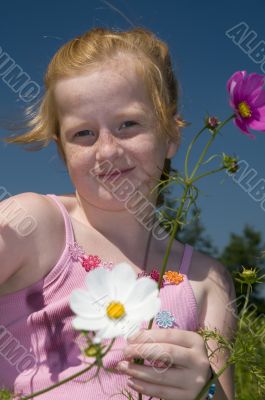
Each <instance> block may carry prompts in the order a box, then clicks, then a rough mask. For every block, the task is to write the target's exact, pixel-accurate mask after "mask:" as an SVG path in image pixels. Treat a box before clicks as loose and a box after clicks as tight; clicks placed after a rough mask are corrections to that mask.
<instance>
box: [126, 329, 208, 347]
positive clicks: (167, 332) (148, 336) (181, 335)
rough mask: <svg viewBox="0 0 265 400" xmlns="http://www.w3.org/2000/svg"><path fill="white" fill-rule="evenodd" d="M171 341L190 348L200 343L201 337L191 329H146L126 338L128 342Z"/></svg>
mask: <svg viewBox="0 0 265 400" xmlns="http://www.w3.org/2000/svg"><path fill="white" fill-rule="evenodd" d="M155 342H156V343H172V344H177V345H179V346H182V347H187V348H192V347H194V345H195V344H196V343H202V342H203V339H202V337H201V336H200V335H199V334H198V333H196V332H192V331H184V330H179V329H146V330H141V331H139V332H137V333H136V334H135V335H133V336H131V337H129V338H128V343H155Z"/></svg>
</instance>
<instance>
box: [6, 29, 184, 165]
mask: <svg viewBox="0 0 265 400" xmlns="http://www.w3.org/2000/svg"><path fill="white" fill-rule="evenodd" d="M120 54H124V55H132V56H134V57H135V59H136V60H137V59H139V60H140V62H139V63H138V62H137V63H136V65H137V67H138V69H137V70H139V71H140V73H141V74H142V76H143V79H144V82H145V85H146V88H147V91H148V94H149V96H150V99H151V101H152V104H153V106H154V111H155V115H156V118H157V122H158V131H159V132H160V133H161V134H164V135H167V136H169V137H170V138H171V139H172V140H174V141H176V142H179V137H180V132H179V128H182V127H184V126H186V123H185V121H184V120H182V118H181V117H180V116H178V115H177V114H178V98H179V88H178V83H177V80H176V79H175V76H174V72H173V68H172V64H171V59H170V55H169V51H168V47H167V45H166V44H165V43H164V42H163V41H161V40H159V39H158V38H156V37H155V35H154V34H153V33H152V32H150V31H148V30H147V29H144V28H133V29H131V30H128V31H123V32H118V31H114V30H110V29H105V28H95V29H92V30H90V31H88V32H86V33H84V34H83V35H81V36H77V37H76V38H74V39H72V40H70V41H69V42H67V43H66V44H64V45H63V46H62V47H61V48H60V49H59V50H58V51H57V52H56V54H55V55H54V57H53V58H52V60H51V62H50V64H49V65H48V69H47V72H46V74H45V88H46V90H45V94H44V96H43V98H42V100H41V102H40V104H39V106H38V109H37V111H35V112H34V111H32V108H29V109H28V115H30V116H31V118H30V119H29V121H28V122H27V132H26V133H23V134H20V135H17V136H11V137H8V138H5V139H4V141H5V142H7V143H17V144H23V145H30V144H31V145H32V144H33V145H35V147H34V150H39V149H41V148H43V147H45V146H47V145H48V144H49V142H50V141H52V140H55V141H56V143H57V148H58V150H59V154H60V155H61V157H62V158H63V160H64V162H65V163H66V159H65V155H64V151H63V147H62V144H61V140H60V126H59V122H58V118H57V114H56V107H55V102H54V97H53V88H54V85H55V84H56V82H57V81H58V80H59V79H63V78H66V77H70V76H75V75H77V74H78V73H80V72H85V70H87V69H88V67H89V66H92V65H98V64H100V63H103V62H107V61H108V60H110V59H112V58H114V57H115V56H116V55H120Z"/></svg>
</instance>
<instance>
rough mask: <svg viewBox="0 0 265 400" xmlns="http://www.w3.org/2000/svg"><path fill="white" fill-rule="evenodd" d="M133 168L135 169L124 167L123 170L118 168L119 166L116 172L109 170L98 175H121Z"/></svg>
mask: <svg viewBox="0 0 265 400" xmlns="http://www.w3.org/2000/svg"><path fill="white" fill-rule="evenodd" d="M132 169H134V167H133V168H127V169H124V170H123V171H121V170H118V168H117V170H116V171H115V172H108V173H106V174H99V175H98V176H99V177H104V176H106V177H111V176H116V175H121V174H124V173H125V172H129V171H131V170H132Z"/></svg>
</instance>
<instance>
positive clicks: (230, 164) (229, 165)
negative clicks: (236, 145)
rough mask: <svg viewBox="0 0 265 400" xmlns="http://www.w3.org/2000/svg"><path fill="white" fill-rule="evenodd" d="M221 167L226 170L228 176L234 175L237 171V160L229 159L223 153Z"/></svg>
mask: <svg viewBox="0 0 265 400" xmlns="http://www.w3.org/2000/svg"><path fill="white" fill-rule="evenodd" d="M223 165H224V167H225V168H226V169H227V171H228V172H230V174H235V173H236V172H237V170H238V169H239V165H238V163H237V159H236V158H234V157H230V156H228V155H227V154H224V153H223Z"/></svg>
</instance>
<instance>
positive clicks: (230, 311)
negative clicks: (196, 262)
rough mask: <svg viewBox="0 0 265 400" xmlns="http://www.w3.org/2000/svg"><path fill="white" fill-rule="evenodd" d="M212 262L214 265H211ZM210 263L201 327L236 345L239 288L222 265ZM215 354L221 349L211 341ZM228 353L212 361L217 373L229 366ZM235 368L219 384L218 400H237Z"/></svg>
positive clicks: (221, 352)
mask: <svg viewBox="0 0 265 400" xmlns="http://www.w3.org/2000/svg"><path fill="white" fill-rule="evenodd" d="M209 260H210V261H209ZM208 262H210V268H209V274H208V277H207V280H206V281H207V284H206V286H207V296H206V302H205V307H204V312H203V314H202V315H201V321H200V324H201V325H202V326H204V327H205V328H207V329H210V330H215V329H217V331H218V332H219V333H220V334H221V335H222V336H225V337H226V338H227V339H228V340H230V341H233V339H234V336H235V332H236V326H237V310H236V306H235V296H236V295H235V287H234V283H233V280H232V277H231V275H230V273H229V272H228V270H227V268H225V267H224V266H223V265H222V264H220V263H219V262H217V261H216V260H213V259H211V258H208ZM208 345H209V347H210V349H211V350H209V351H208V354H209V355H210V353H211V351H213V350H215V349H216V348H217V345H216V342H215V341H213V340H209V341H208ZM227 356H228V353H227V352H226V353H225V352H224V351H216V353H215V356H214V357H213V358H212V359H211V365H212V368H213V370H214V371H215V372H217V371H219V370H220V369H221V368H222V367H223V366H224V364H225V361H226V359H227ZM234 396H235V395H234V368H233V367H229V368H228V369H226V370H225V372H224V373H223V374H222V375H221V376H220V378H219V381H218V382H217V384H216V395H215V397H214V398H216V400H227V399H228V400H233V399H234Z"/></svg>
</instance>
